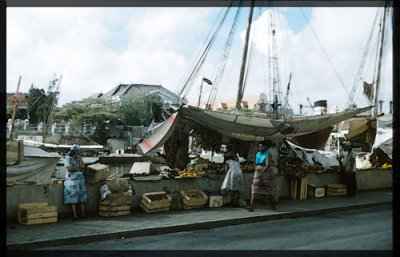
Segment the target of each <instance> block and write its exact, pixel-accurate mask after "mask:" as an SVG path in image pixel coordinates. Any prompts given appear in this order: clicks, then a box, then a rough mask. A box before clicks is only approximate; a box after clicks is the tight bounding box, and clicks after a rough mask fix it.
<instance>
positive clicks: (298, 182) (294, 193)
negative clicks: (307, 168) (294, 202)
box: [290, 176, 308, 200]
mask: <svg viewBox="0 0 400 257" xmlns="http://www.w3.org/2000/svg"><path fill="white" fill-rule="evenodd" d="M307 184H308V177H307V176H306V177H294V178H291V180H290V198H291V199H300V200H304V199H307Z"/></svg>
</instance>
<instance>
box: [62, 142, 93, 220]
mask: <svg viewBox="0 0 400 257" xmlns="http://www.w3.org/2000/svg"><path fill="white" fill-rule="evenodd" d="M80 152H81V151H80V147H79V145H73V146H72V147H71V149H70V150H69V152H68V153H67V155H66V157H65V168H66V171H67V172H66V174H65V181H64V204H67V205H71V208H72V212H73V215H74V216H73V219H74V220H76V219H77V218H78V216H77V215H76V205H77V204H79V205H80V208H81V215H82V218H86V214H85V206H84V204H86V203H87V202H88V195H87V190H86V184H85V177H84V176H83V172H82V171H83V169H84V168H85V164H84V163H83V161H82V158H80V156H79V155H80Z"/></svg>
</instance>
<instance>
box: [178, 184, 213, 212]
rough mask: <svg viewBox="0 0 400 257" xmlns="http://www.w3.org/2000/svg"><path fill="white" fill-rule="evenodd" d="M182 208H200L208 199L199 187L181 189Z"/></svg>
mask: <svg viewBox="0 0 400 257" xmlns="http://www.w3.org/2000/svg"><path fill="white" fill-rule="evenodd" d="M181 195H182V199H183V209H185V210H189V209H201V208H204V205H205V204H206V203H207V201H208V196H206V194H204V192H203V191H201V190H200V189H186V190H182V191H181Z"/></svg>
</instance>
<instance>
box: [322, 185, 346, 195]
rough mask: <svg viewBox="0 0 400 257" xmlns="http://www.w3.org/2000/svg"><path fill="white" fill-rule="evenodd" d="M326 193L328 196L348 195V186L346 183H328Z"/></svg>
mask: <svg viewBox="0 0 400 257" xmlns="http://www.w3.org/2000/svg"><path fill="white" fill-rule="evenodd" d="M326 194H327V195H328V196H341V195H347V187H346V185H345V184H328V189H327V192H326Z"/></svg>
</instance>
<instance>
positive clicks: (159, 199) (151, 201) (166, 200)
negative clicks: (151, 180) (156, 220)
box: [140, 191, 172, 213]
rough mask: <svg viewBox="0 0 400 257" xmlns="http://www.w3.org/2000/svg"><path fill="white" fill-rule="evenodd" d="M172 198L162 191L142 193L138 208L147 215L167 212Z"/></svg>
mask: <svg viewBox="0 0 400 257" xmlns="http://www.w3.org/2000/svg"><path fill="white" fill-rule="evenodd" d="M171 203H172V198H171V196H170V195H169V194H167V193H166V192H164V191H160V192H150V193H144V194H143V195H142V199H141V201H140V207H141V208H142V209H143V210H144V211H145V212H147V213H154V212H163V211H169V209H170V207H171Z"/></svg>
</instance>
